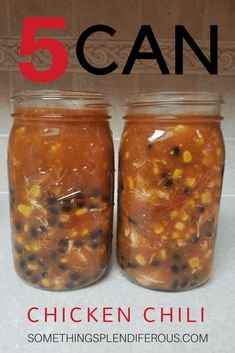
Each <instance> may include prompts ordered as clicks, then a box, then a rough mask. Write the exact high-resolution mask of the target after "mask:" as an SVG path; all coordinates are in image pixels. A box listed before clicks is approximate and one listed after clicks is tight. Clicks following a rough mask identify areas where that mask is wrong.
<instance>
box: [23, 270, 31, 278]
mask: <svg viewBox="0 0 235 353" xmlns="http://www.w3.org/2000/svg"><path fill="white" fill-rule="evenodd" d="M25 274H26V276H27V277H31V276H32V274H33V271H32V270H27V271H26V272H25Z"/></svg>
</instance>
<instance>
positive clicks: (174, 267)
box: [171, 265, 179, 273]
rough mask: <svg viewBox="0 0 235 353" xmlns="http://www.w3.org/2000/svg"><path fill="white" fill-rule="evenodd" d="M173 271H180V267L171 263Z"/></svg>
mask: <svg viewBox="0 0 235 353" xmlns="http://www.w3.org/2000/svg"><path fill="white" fill-rule="evenodd" d="M171 272H173V273H178V272H179V267H178V266H177V265H171Z"/></svg>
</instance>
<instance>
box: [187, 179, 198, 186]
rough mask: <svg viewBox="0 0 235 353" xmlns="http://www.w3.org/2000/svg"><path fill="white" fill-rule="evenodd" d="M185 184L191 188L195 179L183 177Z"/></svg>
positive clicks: (194, 183)
mask: <svg viewBox="0 0 235 353" xmlns="http://www.w3.org/2000/svg"><path fill="white" fill-rule="evenodd" d="M185 184H186V186H188V187H189V188H193V187H194V186H195V185H196V179H195V178H186V179H185Z"/></svg>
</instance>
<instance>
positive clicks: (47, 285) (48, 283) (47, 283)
mask: <svg viewBox="0 0 235 353" xmlns="http://www.w3.org/2000/svg"><path fill="white" fill-rule="evenodd" d="M41 284H42V285H43V287H46V288H47V287H49V286H50V281H49V280H48V279H47V278H43V279H42V280H41Z"/></svg>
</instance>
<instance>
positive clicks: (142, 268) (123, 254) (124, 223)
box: [117, 92, 224, 291]
mask: <svg viewBox="0 0 235 353" xmlns="http://www.w3.org/2000/svg"><path fill="white" fill-rule="evenodd" d="M221 103H222V99H221V97H220V96H218V95H216V94H214V93H170V92H169V93H152V94H142V95H139V96H136V97H134V98H133V99H132V101H131V102H130V103H129V105H128V111H127V115H126V117H125V120H126V124H125V129H124V132H123V135H122V139H121V145H120V158H119V221H118V242H117V258H118V262H119V265H120V267H121V268H122V271H123V272H124V274H125V275H127V277H128V278H129V279H131V280H132V281H134V282H136V283H138V284H139V285H142V286H144V287H148V288H152V289H156V290H165V291H181V290H187V289H191V288H195V287H197V286H200V285H201V284H203V283H205V282H206V281H207V280H208V278H209V276H210V273H211V268H212V262H213V255H214V246H215V237H216V228H217V221H218V212H219V205H220V197H221V186H222V179H223V170H224V143H223V137H222V133H221V129H220V121H221V119H222V117H221V116H220V108H221Z"/></svg>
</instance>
